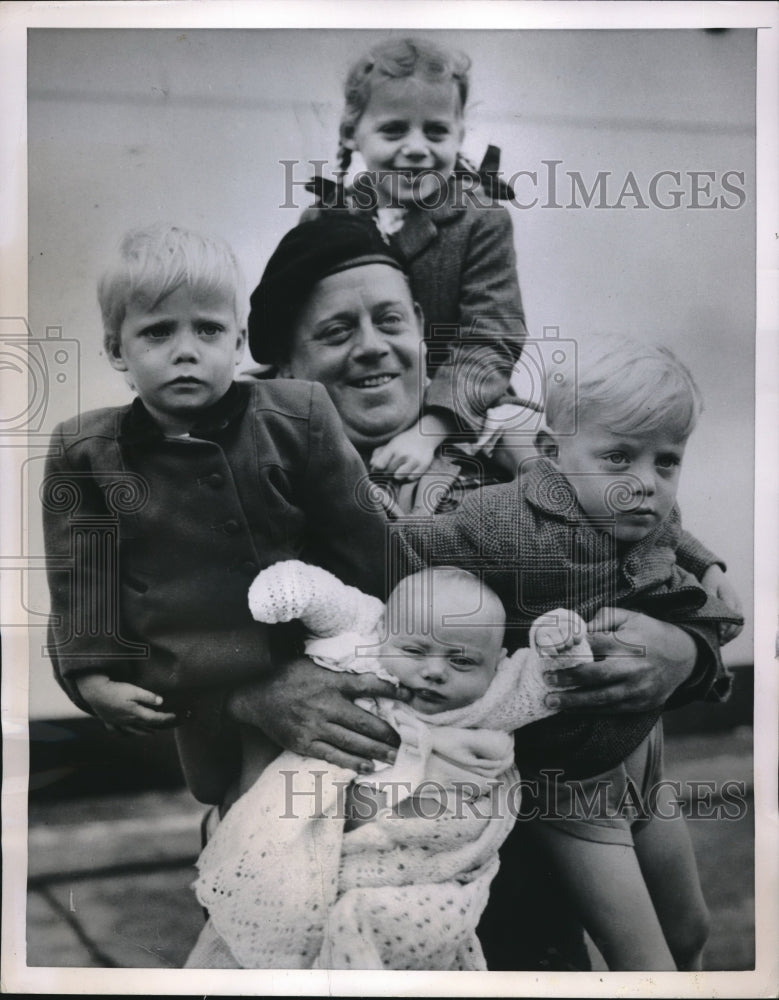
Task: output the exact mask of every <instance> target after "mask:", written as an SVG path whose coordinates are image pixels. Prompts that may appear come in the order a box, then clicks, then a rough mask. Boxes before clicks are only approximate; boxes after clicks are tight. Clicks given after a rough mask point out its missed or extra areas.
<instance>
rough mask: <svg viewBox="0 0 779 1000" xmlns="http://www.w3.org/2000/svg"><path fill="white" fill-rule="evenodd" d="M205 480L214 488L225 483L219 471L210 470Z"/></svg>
mask: <svg viewBox="0 0 779 1000" xmlns="http://www.w3.org/2000/svg"><path fill="white" fill-rule="evenodd" d="M206 482H207V483H208V485H209V486H212V487H213V488H214V489H215V490H219V489H221V488H222V487H223V486H224V484H225V477H224V476H223V475H222V473H221V472H212V473H211V475H210V476H207V477H206Z"/></svg>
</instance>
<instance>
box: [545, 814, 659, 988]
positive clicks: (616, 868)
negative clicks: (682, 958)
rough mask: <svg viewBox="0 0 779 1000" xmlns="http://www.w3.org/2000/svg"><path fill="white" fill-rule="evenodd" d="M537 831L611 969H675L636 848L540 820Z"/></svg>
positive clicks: (617, 970)
mask: <svg viewBox="0 0 779 1000" xmlns="http://www.w3.org/2000/svg"><path fill="white" fill-rule="evenodd" d="M537 830H538V836H539V839H540V842H541V845H542V847H543V848H544V850H546V851H548V852H549V855H550V857H551V859H552V862H553V864H554V866H555V868H556V870H557V872H558V874H559V876H560V879H561V881H562V883H563V885H564V886H565V888H566V890H567V891H568V892H569V893H570V897H571V900H572V902H573V905H574V907H575V908H576V911H577V913H578V915H579V919H580V920H581V922H582V924H583V925H584V928H585V930H586V931H587V933H588V934H589V935H590V937H591V938H592V940H593V941H594V942H595V945H596V946H597V948H598V950H599V951H600V953H601V954H602V955H603V958H604V960H605V961H606V964H607V965H608V967H609V969H611V970H612V971H616V972H626V971H631V970H635V971H647V972H649V971H651V972H660V971H662V970H666V971H668V970H671V971H676V965H675V963H674V960H673V957H672V955H671V951H670V949H669V947H668V944H667V943H666V940H665V937H664V935H663V930H662V927H661V925H660V920H659V919H658V916H657V913H656V911H655V908H654V905H653V902H652V898H651V896H650V894H649V890H648V889H647V886H646V883H645V881H644V876H643V874H642V871H641V868H640V866H639V863H638V858H637V856H636V852H635V851H634V849H633V848H632V847H627V846H622V845H620V844H601V843H596V842H595V841H591V840H583V839H581V838H580V837H572V836H569V835H568V834H566V833H563V832H561V831H560V830H558V829H555V828H554V827H552V826H550V825H549V824H545V823H543V822H540V823H539V824H537Z"/></svg>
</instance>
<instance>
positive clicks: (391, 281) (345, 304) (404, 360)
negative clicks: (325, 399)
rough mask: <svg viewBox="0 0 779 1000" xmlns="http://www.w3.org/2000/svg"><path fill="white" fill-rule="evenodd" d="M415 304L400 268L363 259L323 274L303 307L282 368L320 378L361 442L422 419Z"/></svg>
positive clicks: (373, 443)
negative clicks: (347, 267) (286, 359)
mask: <svg viewBox="0 0 779 1000" xmlns="http://www.w3.org/2000/svg"><path fill="white" fill-rule="evenodd" d="M424 371H425V366H424V342H423V340H422V323H421V316H420V313H419V310H418V309H417V308H416V307H415V305H414V303H413V301H412V299H411V292H410V290H409V287H408V284H407V283H406V280H405V278H404V276H403V274H402V273H401V272H400V271H399V270H397V269H396V268H394V267H391V266H390V265H388V264H365V265H363V266H360V267H352V268H349V269H348V270H346V271H339V272H338V273H337V274H332V275H330V276H329V277H327V278H323V279H322V280H321V281H320V282H319V283H318V284H317V285H316V286H315V287H314V289H313V291H312V292H311V294H310V295H309V297H308V300H307V301H306V303H305V305H304V306H303V309H302V310H301V312H300V314H299V316H298V318H297V322H296V324H295V328H294V331H293V335H292V348H291V353H290V358H289V360H288V361H287V362H286V363H285V364H284V365H282V366H281V374H282V375H287V376H291V377H292V378H299V379H308V380H309V381H312V382H321V383H322V385H323V386H324V387H325V388H326V389H327V391H328V393H329V395H330V398H331V399H332V401H333V403H334V404H335V407H336V409H337V410H338V413H339V414H340V417H341V420H342V421H343V425H344V430H345V431H346V436H347V437H348V438H349V439H350V440H351V441H352V443H353V444H354V445H355V446H356V447H357V448H358V449H362V450H365V449H367V448H375V447H377V446H379V445H381V444H384V443H385V442H386V441H389V439H390V438H392V437H394V436H395V434H397V433H398V432H399V431H402V430H405V428H406V427H409V426H410V425H411V424H413V423H414V422H415V421H416V420H418V419H419V412H420V409H421V405H422V390H423V381H424V377H425V375H424Z"/></svg>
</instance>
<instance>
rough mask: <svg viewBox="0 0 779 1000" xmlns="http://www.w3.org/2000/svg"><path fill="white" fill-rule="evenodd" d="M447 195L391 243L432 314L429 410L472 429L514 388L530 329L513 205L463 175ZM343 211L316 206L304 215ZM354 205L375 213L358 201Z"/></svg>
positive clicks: (416, 215) (417, 211)
mask: <svg viewBox="0 0 779 1000" xmlns="http://www.w3.org/2000/svg"><path fill="white" fill-rule="evenodd" d="M445 194H446V198H445V200H444V201H443V203H442V204H441V205H439V206H438V207H436V208H431V209H422V208H418V207H415V206H412V207H411V208H409V209H408V212H407V215H406V218H405V221H404V223H403V227H402V229H400V230H399V231H398V232H397V233H396V234H394V235H393V236H391V237H390V242H391V243H393V244H394V245H395V247H396V248H397V249H398V250H399V251H400V253H401V255H402V257H403V258H404V260H405V261H406V265H407V269H408V274H409V280H410V282H411V291H412V293H413V296H414V299H415V300H416V301H417V302H418V303H419V305H420V306H421V308H422V312H423V314H424V318H425V341H426V343H427V370H428V375H430V377H431V382H430V385H429V386H428V388H427V390H426V392H425V401H424V402H425V409H426V410H428V411H429V410H442V411H446V412H447V413H448V414H451V415H452V416H453V417H454V420H455V426H456V427H457V429H458V431H460V432H462V433H469V432H470V433H472V432H473V431H474V430H479V429H480V428H481V426H482V423H483V421H484V414H485V413H486V411H487V410H488V409H489V407H490V406H493V405H494V404H495V402H496V401H497V400H498V399H499V398H500V397H501V396H502V395H503V394H504V393H505V392H506V389H507V388H508V385H509V379H510V377H511V371H512V368H513V365H514V362H515V361H516V360H517V359H518V358H519V355H520V352H521V350H522V344H523V342H524V340H525V338H526V336H527V330H526V328H525V314H524V310H523V308H522V298H521V295H520V292H519V280H518V277H517V262H516V255H515V252H514V237H513V228H512V223H511V216H510V215H509V213H508V211H507V210H506V208H504V207H503V206H502V205H500V204H499V203H498V202H497V201H492V200H491V199H490V198H489V196H488V195H487V194H486V192H485V191H484V189H483V188H481V187H479V186H476V187H475V188H472V187H468V186H466V185H463V183H462V181H461V180H457V179H455V180H454V181H452V182H450V184H449V187H448V189H447V191H446V192H445ZM344 203H345V204H349V199H348V192H347V196H346V199H345V200H344V199H341V201H339V202H338V204H339V205H340V204H344ZM338 210H339V209H337V208H333V207H326V206H318V207H313V208H309V209H306V210H305V212H304V213H303V216H302V220H301V221H307V220H309V219H313V218H316V217H317V216H318V215H319V214H320V213H321V212H323V211H338ZM349 211H352V212H354V213H355V214H364V215H366V216H368V217H370V211H368V210H365V209H360V208H357V207H356V206H355V205H354V204H353V203H352V204H351V207H350V208H349Z"/></svg>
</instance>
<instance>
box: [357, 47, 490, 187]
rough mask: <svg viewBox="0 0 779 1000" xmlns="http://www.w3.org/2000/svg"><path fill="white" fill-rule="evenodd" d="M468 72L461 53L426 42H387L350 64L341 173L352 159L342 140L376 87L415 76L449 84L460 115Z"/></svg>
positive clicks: (466, 88) (358, 118)
mask: <svg viewBox="0 0 779 1000" xmlns="http://www.w3.org/2000/svg"><path fill="white" fill-rule="evenodd" d="M470 68H471V60H470V59H469V57H468V56H467V55H466V54H465V53H464V52H459V51H456V50H453V51H447V50H446V49H443V48H441V47H440V46H438V45H436V44H435V43H434V42H431V41H428V39H426V38H391V39H389V40H388V41H386V42H381V43H380V44H379V45H375V46H374V47H373V48H372V49H371V50H370V52H368V53H367V55H364V56H361V57H360V58H359V59H358V60H357V61H356V62H355V63H353V65H352V66H351V68H350V70H349V73H348V75H347V77H346V85H345V87H344V96H345V98H346V104H345V107H344V111H343V114H342V115H341V124H340V128H339V139H340V143H339V146H338V163H339V166H340V167H341V169H342V170H346V169H347V168H348V167H349V164H350V162H351V155H352V154H351V150H350V149H349V148H348V147H347V146H346V145H345V142H344V140H348V139H351V138H352V137H353V135H354V130H355V128H356V126H357V123H358V122H359V120H360V118H362V115H363V113H364V111H365V109H366V108H367V107H368V103H369V101H370V99H371V91H372V88H373V87H374V86H375V85H376V84H377V83H380V82H381V81H383V80H398V79H402V78H404V77H410V76H419V77H421V78H422V79H423V80H427V81H429V82H431V83H440V82H446V81H447V80H449V81H451V82H452V84H453V85H454V86H455V87H456V89H457V95H458V97H459V100H460V112H461V113H462V112H463V111H464V110H465V105H466V103H467V100H468V87H469V80H468V71H469V69H470Z"/></svg>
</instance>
